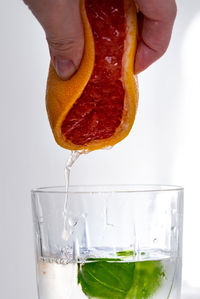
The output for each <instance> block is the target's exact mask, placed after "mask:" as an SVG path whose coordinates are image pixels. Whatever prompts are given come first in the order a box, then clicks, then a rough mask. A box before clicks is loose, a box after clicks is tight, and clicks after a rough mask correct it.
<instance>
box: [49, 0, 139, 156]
mask: <svg viewBox="0 0 200 299" xmlns="http://www.w3.org/2000/svg"><path fill="white" fill-rule="evenodd" d="M80 3H81V4H80V8H81V15H82V20H83V25H84V35H85V48H84V55H83V59H82V62H81V65H80V68H79V70H78V71H77V73H76V74H75V75H74V76H73V77H72V78H71V79H69V80H67V81H62V80H61V79H59V77H58V76H57V74H56V72H55V70H54V68H53V66H52V65H50V70H49V76H48V82H47V94H46V106H47V112H48V116H49V121H50V124H51V128H52V131H53V134H54V137H55V139H56V141H57V143H58V144H59V145H60V146H62V147H64V148H67V149H71V150H82V149H83V150H87V151H92V150H95V149H101V148H104V147H107V146H112V145H114V144H116V143H117V142H119V141H120V140H122V139H123V138H125V137H126V136H127V135H128V133H129V132H130V130H131V127H132V125H133V122H134V119H135V114H136V109H137V102H138V88H137V82H136V78H135V76H134V74H133V65H134V56H135V50H136V39H137V17H136V8H135V5H134V2H133V0H118V1H116V0H107V1H106V0H103V1H100V0H85V1H83V0H82V1H81V2H80Z"/></svg>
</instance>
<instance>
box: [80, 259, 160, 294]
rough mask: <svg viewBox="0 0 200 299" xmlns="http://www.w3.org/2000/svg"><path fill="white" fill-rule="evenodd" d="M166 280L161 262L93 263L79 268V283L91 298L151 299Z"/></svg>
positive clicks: (97, 261)
mask: <svg viewBox="0 0 200 299" xmlns="http://www.w3.org/2000/svg"><path fill="white" fill-rule="evenodd" d="M164 277H165V274H164V272H163V266H162V263H161V262H160V261H143V262H120V261H119V260H118V259H116V260H115V259H112V260H108V259H97V260H95V259H90V261H87V262H86V263H85V264H83V265H79V266H78V283H80V284H81V287H82V290H83V292H84V294H85V295H86V296H88V297H89V298H101V299H149V298H151V296H152V295H153V294H155V292H156V291H157V290H158V289H159V287H160V286H161V284H162V280H163V278H164Z"/></svg>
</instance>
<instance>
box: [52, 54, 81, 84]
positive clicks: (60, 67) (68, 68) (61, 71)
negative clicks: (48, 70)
mask: <svg viewBox="0 0 200 299" xmlns="http://www.w3.org/2000/svg"><path fill="white" fill-rule="evenodd" d="M55 69H56V73H57V74H58V76H59V77H60V78H61V79H62V80H67V79H69V78H70V77H71V76H72V75H73V74H74V72H75V71H76V68H75V65H74V64H73V62H72V61H71V60H68V59H63V58H61V57H55Z"/></svg>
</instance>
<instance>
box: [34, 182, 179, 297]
mask: <svg viewBox="0 0 200 299" xmlns="http://www.w3.org/2000/svg"><path fill="white" fill-rule="evenodd" d="M32 210H33V222H34V237H35V250H36V266H37V286H38V298H39V299H79V298H80V299H81V298H103V299H180V291H181V267H182V263H181V260H182V223H183V189H182V188H181V187H176V186H145V185H142V186H136V185H131V186H71V187H69V189H68V191H67V192H66V191H65V188H64V187H51V188H40V189H36V190H32Z"/></svg>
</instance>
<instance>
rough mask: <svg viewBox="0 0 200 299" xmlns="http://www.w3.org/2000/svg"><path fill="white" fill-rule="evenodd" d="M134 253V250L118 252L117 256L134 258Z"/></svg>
mask: <svg viewBox="0 0 200 299" xmlns="http://www.w3.org/2000/svg"><path fill="white" fill-rule="evenodd" d="M133 254H134V252H133V250H124V251H118V252H117V256H123V257H124V256H133Z"/></svg>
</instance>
